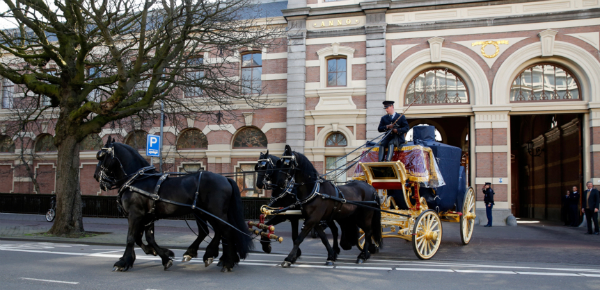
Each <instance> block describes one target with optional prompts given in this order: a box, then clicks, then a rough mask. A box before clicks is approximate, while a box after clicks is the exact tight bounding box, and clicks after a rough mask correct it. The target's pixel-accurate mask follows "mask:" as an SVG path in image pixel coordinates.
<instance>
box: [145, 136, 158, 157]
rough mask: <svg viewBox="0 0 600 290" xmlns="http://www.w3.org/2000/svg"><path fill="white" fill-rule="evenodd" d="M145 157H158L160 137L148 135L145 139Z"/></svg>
mask: <svg viewBox="0 0 600 290" xmlns="http://www.w3.org/2000/svg"><path fill="white" fill-rule="evenodd" d="M146 156H150V157H159V156H160V136H156V135H148V137H147V139H146Z"/></svg>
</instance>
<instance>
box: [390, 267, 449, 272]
mask: <svg viewBox="0 0 600 290" xmlns="http://www.w3.org/2000/svg"><path fill="white" fill-rule="evenodd" d="M394 270H396V271H419V272H454V270H450V269H426V268H397V267H396V268H394Z"/></svg>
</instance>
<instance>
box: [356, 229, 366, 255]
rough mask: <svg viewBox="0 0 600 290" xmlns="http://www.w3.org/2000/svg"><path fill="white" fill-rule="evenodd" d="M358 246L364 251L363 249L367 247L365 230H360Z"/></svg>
mask: <svg viewBox="0 0 600 290" xmlns="http://www.w3.org/2000/svg"><path fill="white" fill-rule="evenodd" d="M358 234H359V236H358V244H356V246H357V247H358V249H359V250H361V251H362V250H363V247H364V246H365V232H364V231H363V230H360V232H359V233H358Z"/></svg>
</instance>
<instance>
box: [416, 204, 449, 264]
mask: <svg viewBox="0 0 600 290" xmlns="http://www.w3.org/2000/svg"><path fill="white" fill-rule="evenodd" d="M441 242H442V222H441V220H440V217H439V216H438V215H437V214H436V213H435V211H433V210H426V211H424V212H423V213H421V214H420V215H419V216H418V217H417V219H416V220H415V226H414V228H413V236H412V246H413V251H414V252H415V255H417V257H419V259H421V260H429V259H431V258H432V257H433V256H434V255H435V253H437V251H438V249H439V247H440V243H441Z"/></svg>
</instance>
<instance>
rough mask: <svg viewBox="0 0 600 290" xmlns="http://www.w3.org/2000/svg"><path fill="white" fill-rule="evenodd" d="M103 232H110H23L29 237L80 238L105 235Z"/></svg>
mask: <svg viewBox="0 0 600 290" xmlns="http://www.w3.org/2000/svg"><path fill="white" fill-rule="evenodd" d="M105 234H110V233H104V232H82V233H76V234H70V235H53V234H49V233H47V232H41V233H32V234H25V236H29V237H48V238H71V239H82V238H91V237H95V236H99V235H105Z"/></svg>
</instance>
